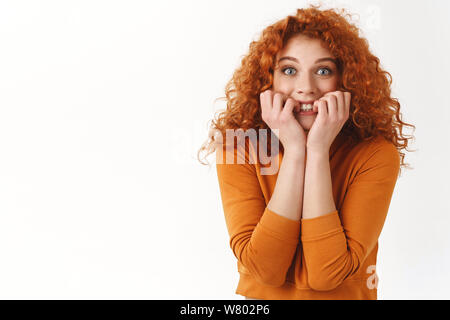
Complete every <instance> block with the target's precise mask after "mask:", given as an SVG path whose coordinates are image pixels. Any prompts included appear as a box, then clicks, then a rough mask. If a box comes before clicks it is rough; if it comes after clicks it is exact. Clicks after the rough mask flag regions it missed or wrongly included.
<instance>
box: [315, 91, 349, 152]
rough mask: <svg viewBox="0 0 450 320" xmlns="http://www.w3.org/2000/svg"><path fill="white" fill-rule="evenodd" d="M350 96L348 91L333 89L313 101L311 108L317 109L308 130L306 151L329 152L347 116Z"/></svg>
mask: <svg viewBox="0 0 450 320" xmlns="http://www.w3.org/2000/svg"><path fill="white" fill-rule="evenodd" d="M350 98H351V94H350V92H342V91H334V92H327V93H326V94H325V95H323V97H322V98H320V99H319V100H316V101H314V104H313V110H314V111H318V114H317V116H316V120H315V121H314V123H313V125H312V127H311V129H310V130H309V132H308V137H307V141H306V150H307V151H318V152H329V150H330V146H331V144H332V143H333V141H334V139H335V138H336V136H337V135H338V133H339V131H341V129H342V127H343V126H344V124H345V122H346V121H347V119H348V117H349V113H350Z"/></svg>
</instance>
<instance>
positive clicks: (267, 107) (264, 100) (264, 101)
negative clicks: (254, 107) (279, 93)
mask: <svg viewBox="0 0 450 320" xmlns="http://www.w3.org/2000/svg"><path fill="white" fill-rule="evenodd" d="M259 102H260V104H261V117H262V118H263V119H264V120H265V119H267V118H268V116H269V115H270V113H271V112H272V97H271V93H270V90H266V91H263V92H261V93H260V94H259Z"/></svg>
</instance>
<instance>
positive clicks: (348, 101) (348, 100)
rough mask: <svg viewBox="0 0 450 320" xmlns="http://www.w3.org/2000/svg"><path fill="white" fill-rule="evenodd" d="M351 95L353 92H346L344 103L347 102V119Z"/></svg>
mask: <svg viewBox="0 0 450 320" xmlns="http://www.w3.org/2000/svg"><path fill="white" fill-rule="evenodd" d="M351 96H352V94H351V93H350V92H344V103H345V112H346V114H345V115H346V116H345V118H346V119H347V118H348V117H349V115H350V100H351Z"/></svg>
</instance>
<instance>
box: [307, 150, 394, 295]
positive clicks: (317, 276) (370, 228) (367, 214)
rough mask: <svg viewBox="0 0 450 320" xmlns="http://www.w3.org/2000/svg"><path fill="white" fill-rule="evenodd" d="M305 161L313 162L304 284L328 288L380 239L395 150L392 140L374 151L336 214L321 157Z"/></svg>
mask: <svg viewBox="0 0 450 320" xmlns="http://www.w3.org/2000/svg"><path fill="white" fill-rule="evenodd" d="M307 161H311V162H313V161H316V163H315V164H312V163H311V164H308V163H307V165H306V172H305V199H304V209H303V217H302V220H301V222H302V225H301V241H302V244H303V252H304V256H305V263H306V266H307V269H308V283H309V285H310V286H311V288H313V289H315V290H323V291H326V290H332V289H334V288H336V287H337V286H339V285H340V284H341V283H342V282H343V281H344V280H345V279H347V278H349V277H351V276H352V275H353V274H355V273H356V272H357V271H358V270H359V267H360V266H361V265H362V264H363V262H364V260H365V259H366V257H367V255H368V254H369V253H370V252H371V251H372V249H373V248H374V246H375V245H376V243H377V241H378V237H379V235H380V233H381V230H382V228H383V224H384V221H385V218H386V215H387V212H388V209H389V204H390V200H391V196H392V193H393V190H394V187H395V183H396V180H397V177H398V170H399V164H400V160H399V154H398V151H397V149H396V148H395V146H394V145H392V144H383V145H381V146H378V147H377V148H376V149H375V150H372V151H371V154H370V155H369V157H368V159H367V160H366V161H365V163H364V164H363V165H362V166H361V168H360V169H359V172H358V173H357V175H356V177H355V178H354V180H353V182H352V183H351V184H349V186H348V189H347V192H346V196H345V199H344V202H343V204H342V207H341V208H340V210H339V214H338V211H337V210H335V209H334V210H333V206H334V201H333V198H332V193H331V178H330V172H329V166H327V165H326V164H325V160H324V156H323V155H317V156H315V155H311V157H309V155H308V159H307ZM325 168H326V169H327V170H328V171H326V172H324V171H322V170H325ZM313 182H316V183H317V186H314V184H313ZM321 199H323V201H322V200H321ZM344 230H345V232H344Z"/></svg>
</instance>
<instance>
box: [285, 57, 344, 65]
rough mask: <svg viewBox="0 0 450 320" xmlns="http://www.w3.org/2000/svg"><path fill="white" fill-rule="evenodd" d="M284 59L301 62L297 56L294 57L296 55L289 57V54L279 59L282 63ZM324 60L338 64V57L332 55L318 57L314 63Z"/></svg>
mask: <svg viewBox="0 0 450 320" xmlns="http://www.w3.org/2000/svg"><path fill="white" fill-rule="evenodd" d="M282 60H292V61H295V62H297V63H300V62H299V61H298V60H297V59H296V58H294V57H289V56H286V57H282V58H280V59H279V60H278V63H280V61H282ZM322 61H331V62H333V63H334V64H335V65H337V61H336V59H334V58H331V57H324V58H320V59H317V60H316V62H314V63H319V62H322Z"/></svg>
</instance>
